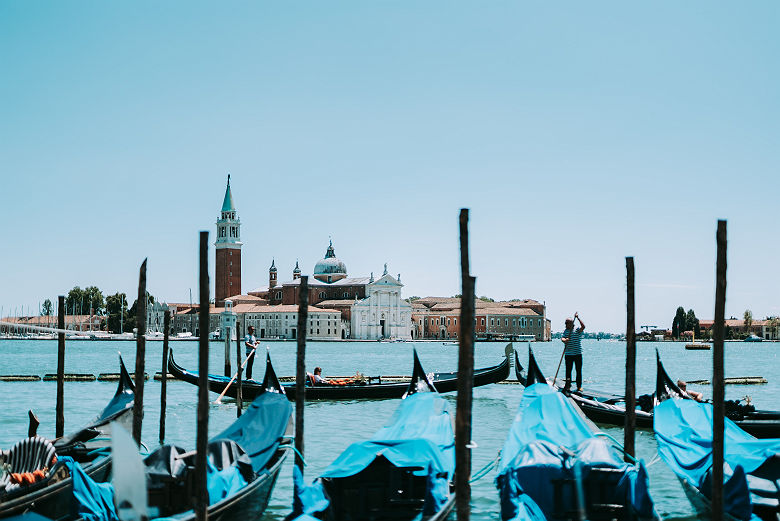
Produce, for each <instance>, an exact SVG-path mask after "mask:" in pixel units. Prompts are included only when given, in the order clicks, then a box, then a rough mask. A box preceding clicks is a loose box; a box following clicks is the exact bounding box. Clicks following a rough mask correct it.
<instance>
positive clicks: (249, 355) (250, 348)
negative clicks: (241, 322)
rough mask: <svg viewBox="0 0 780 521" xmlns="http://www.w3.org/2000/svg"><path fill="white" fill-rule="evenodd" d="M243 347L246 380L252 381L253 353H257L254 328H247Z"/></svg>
mask: <svg viewBox="0 0 780 521" xmlns="http://www.w3.org/2000/svg"><path fill="white" fill-rule="evenodd" d="M244 347H245V350H246V378H247V380H251V379H252V364H254V363H255V353H256V352H257V338H255V328H254V326H249V327H248V328H247V334H246V336H245V337H244Z"/></svg>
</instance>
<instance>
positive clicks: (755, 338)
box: [745, 333, 764, 342]
mask: <svg viewBox="0 0 780 521" xmlns="http://www.w3.org/2000/svg"><path fill="white" fill-rule="evenodd" d="M763 341H764V339H763V338H761V337H760V336H758V335H756V334H755V333H751V335H750V336H749V337H747V338H746V339H745V342H763Z"/></svg>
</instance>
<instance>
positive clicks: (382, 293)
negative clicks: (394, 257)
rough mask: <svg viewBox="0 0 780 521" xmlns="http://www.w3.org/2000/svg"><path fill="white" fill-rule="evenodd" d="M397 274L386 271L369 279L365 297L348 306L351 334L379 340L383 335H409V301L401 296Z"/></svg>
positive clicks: (395, 336)
mask: <svg viewBox="0 0 780 521" xmlns="http://www.w3.org/2000/svg"><path fill="white" fill-rule="evenodd" d="M401 288H403V284H401V275H400V274H399V275H398V278H393V277H392V276H390V275H388V274H387V264H385V272H384V274H383V275H382V277H381V278H380V279H378V280H376V281H373V282H369V284H368V285H367V286H366V297H365V298H364V299H361V300H357V299H356V300H355V302H354V303H353V304H352V306H351V313H350V315H351V324H350V330H351V333H352V337H353V338H360V339H364V340H380V339H383V338H389V339H398V340H411V339H412V330H413V325H412V305H411V304H409V303H408V302H406V301H405V300H403V299H401Z"/></svg>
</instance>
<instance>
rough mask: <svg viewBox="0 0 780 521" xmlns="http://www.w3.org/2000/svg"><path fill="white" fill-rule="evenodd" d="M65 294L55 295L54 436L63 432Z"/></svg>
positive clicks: (61, 434) (59, 435) (58, 435)
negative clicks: (55, 379) (55, 376)
mask: <svg viewBox="0 0 780 521" xmlns="http://www.w3.org/2000/svg"><path fill="white" fill-rule="evenodd" d="M65 311H66V310H65V296H64V295H60V296H59V297H57V329H59V330H60V332H59V333H57V405H56V406H55V421H54V425H55V429H54V431H55V436H57V437H58V438H59V437H61V436H63V435H64V434H65V396H64V395H65V333H63V331H64V329H65Z"/></svg>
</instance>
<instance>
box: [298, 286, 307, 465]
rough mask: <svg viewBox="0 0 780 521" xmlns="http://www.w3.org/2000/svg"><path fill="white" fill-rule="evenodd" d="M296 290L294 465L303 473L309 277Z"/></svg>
mask: <svg viewBox="0 0 780 521" xmlns="http://www.w3.org/2000/svg"><path fill="white" fill-rule="evenodd" d="M299 288H300V291H299V292H298V339H297V340H298V353H297V357H296V361H295V448H296V449H297V450H298V451H297V452H296V453H295V465H296V466H297V467H298V469H299V470H300V471H301V475H303V408H304V404H305V403H306V328H307V327H308V324H307V323H306V320H307V316H308V311H309V277H308V276H306V275H304V276H302V277H301V284H300V286H299Z"/></svg>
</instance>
